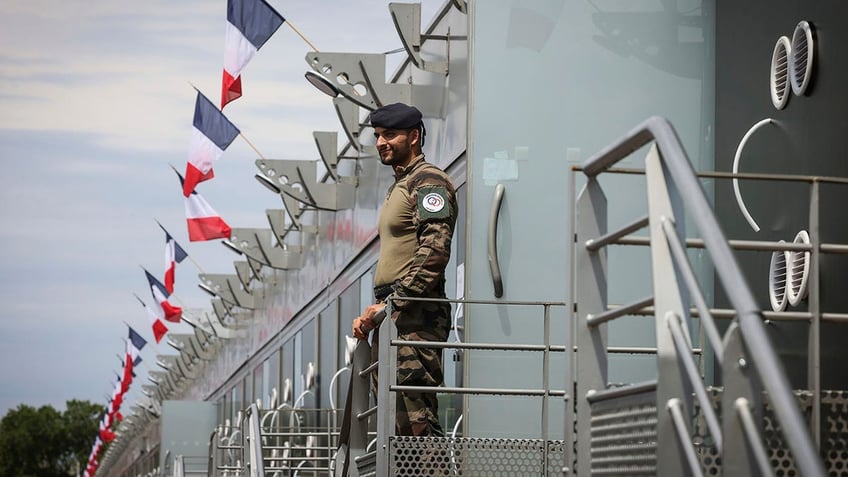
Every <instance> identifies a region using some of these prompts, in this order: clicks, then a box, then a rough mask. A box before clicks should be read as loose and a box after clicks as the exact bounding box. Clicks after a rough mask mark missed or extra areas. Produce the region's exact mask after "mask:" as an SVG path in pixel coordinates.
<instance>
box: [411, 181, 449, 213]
mask: <svg viewBox="0 0 848 477" xmlns="http://www.w3.org/2000/svg"><path fill="white" fill-rule="evenodd" d="M450 214H451V206H450V204H449V203H448V194H447V188H445V186H435V185H427V186H422V187H420V188H418V216H419V218H420V219H421V220H427V219H444V218H447V217H450Z"/></svg>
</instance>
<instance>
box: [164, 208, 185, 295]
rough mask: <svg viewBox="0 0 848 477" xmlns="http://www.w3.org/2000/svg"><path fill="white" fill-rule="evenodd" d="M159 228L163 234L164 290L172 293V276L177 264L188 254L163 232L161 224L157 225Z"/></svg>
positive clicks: (166, 232)
mask: <svg viewBox="0 0 848 477" xmlns="http://www.w3.org/2000/svg"><path fill="white" fill-rule="evenodd" d="M159 227H160V228H161V229H162V231H163V232H165V289H166V290H168V293H174V276H175V273H176V268H177V264H178V263H182V261H183V260H185V259H186V257H188V254H187V253H186V251H185V250H183V248H182V247H180V244H178V243H177V241H176V240H174V237H172V236H171V234H169V233H168V231H167V230H165V227H162V224H159Z"/></svg>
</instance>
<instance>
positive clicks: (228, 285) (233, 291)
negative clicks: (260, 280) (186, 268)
mask: <svg viewBox="0 0 848 477" xmlns="http://www.w3.org/2000/svg"><path fill="white" fill-rule="evenodd" d="M198 277H199V278H200V284H199V285H198V286H200V287H201V288H202V289H203V290H205V291H207V292H209V293H212V294H213V295H215V296H217V297H218V298H220V299H222V300H224V301H226V302H230V303H232V304H234V305H236V306H238V307H240V308H245V309H248V310H253V309H254V308H255V302H254V299H253V295H251V294H250V293H249V292H247V291H246V290H244V289H243V288H242V287H241V283H239V280H238V277H236V276H235V275H225V274H214V273H201V274H199V275H198Z"/></svg>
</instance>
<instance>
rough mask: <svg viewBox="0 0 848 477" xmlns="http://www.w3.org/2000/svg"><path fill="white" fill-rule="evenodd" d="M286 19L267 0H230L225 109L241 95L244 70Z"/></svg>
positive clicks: (222, 105)
mask: <svg viewBox="0 0 848 477" xmlns="http://www.w3.org/2000/svg"><path fill="white" fill-rule="evenodd" d="M285 21H286V19H285V18H283V16H282V15H280V14H279V13H277V11H276V10H274V8H273V7H272V6H271V5H269V4H268V3H267V2H265V0H228V1H227V35H226V42H225V45H224V78H223V83H222V85H221V109H224V106H226V105H227V103H229V102H230V101H232V100H234V99H237V98H239V97H241V72H242V70H243V69H244V67H245V66H247V63H248V62H249V61H250V59H251V58H253V55H255V54H256V52H257V51H259V48H261V47H262V45H264V44H265V42H266V41H268V39H269V38H271V35H273V34H274V32H276V31H277V29H278V28H280V25H282V24H283V22H285Z"/></svg>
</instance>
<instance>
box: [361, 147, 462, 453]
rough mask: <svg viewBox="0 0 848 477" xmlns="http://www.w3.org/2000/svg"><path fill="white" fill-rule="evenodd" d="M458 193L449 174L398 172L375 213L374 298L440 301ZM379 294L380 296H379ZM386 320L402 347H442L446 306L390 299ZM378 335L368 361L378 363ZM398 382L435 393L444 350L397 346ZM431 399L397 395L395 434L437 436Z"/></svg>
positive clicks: (423, 166) (418, 164)
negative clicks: (404, 342)
mask: <svg viewBox="0 0 848 477" xmlns="http://www.w3.org/2000/svg"><path fill="white" fill-rule="evenodd" d="M457 211H458V208H457V203H456V191H455V190H454V188H453V185H452V184H451V181H450V178H448V176H447V174H445V173H444V172H442V171H441V170H440V169H439V168H437V167H436V166H434V165H432V164H430V163H428V162H425V161H424V155H423V154H421V155H419V156H417V157H415V158H414V159H413V160H412V161H411V162H410V164H409V165H407V166H406V167H402V168H398V169H397V170H396V175H395V183H394V184H393V185H392V186H391V188H389V192H388V194H387V196H386V201H385V203H384V206H383V210H382V211H381V213H380V219H379V222H378V229H379V233H380V258H379V259H378V261H377V270H376V272H375V275H374V284H375V295H376V298H377V299H378V301H379V300H382V299H384V298H385V296H386V295H387V294H388V293H393V294H394V295H395V296H400V297H404V296H409V297H427V298H445V273H444V272H445V267H446V266H447V264H448V261H449V260H450V247H451V238H452V236H453V230H454V226H455V224H456V217H457ZM380 295H383V296H380ZM392 306H393V310H394V313H393V314H392V320H393V321H394V322H395V325H396V326H397V329H398V338H399V339H401V340H410V341H412V340H416V341H447V338H448V333H449V331H450V311H451V307H450V304H449V303H435V302H414V301H408V300H393V303H392ZM377 335H378V333H374V335H373V340H374V343H373V346H372V360H376V359H377V350H378V349H379V344H378V343H377ZM397 353H398V372H397V381H398V384H400V385H407V386H439V385H440V384H442V381H443V374H442V350H441V349H440V348H437V349H432V348H413V347H409V346H400V347H398V349H397ZM438 411H439V407H438V402H437V400H436V393H435V392H433V393H398V400H397V433H398V434H399V435H415V436H427V435H430V436H442V435H444V432H443V431H442V427H441V426H440V425H439V419H438Z"/></svg>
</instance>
